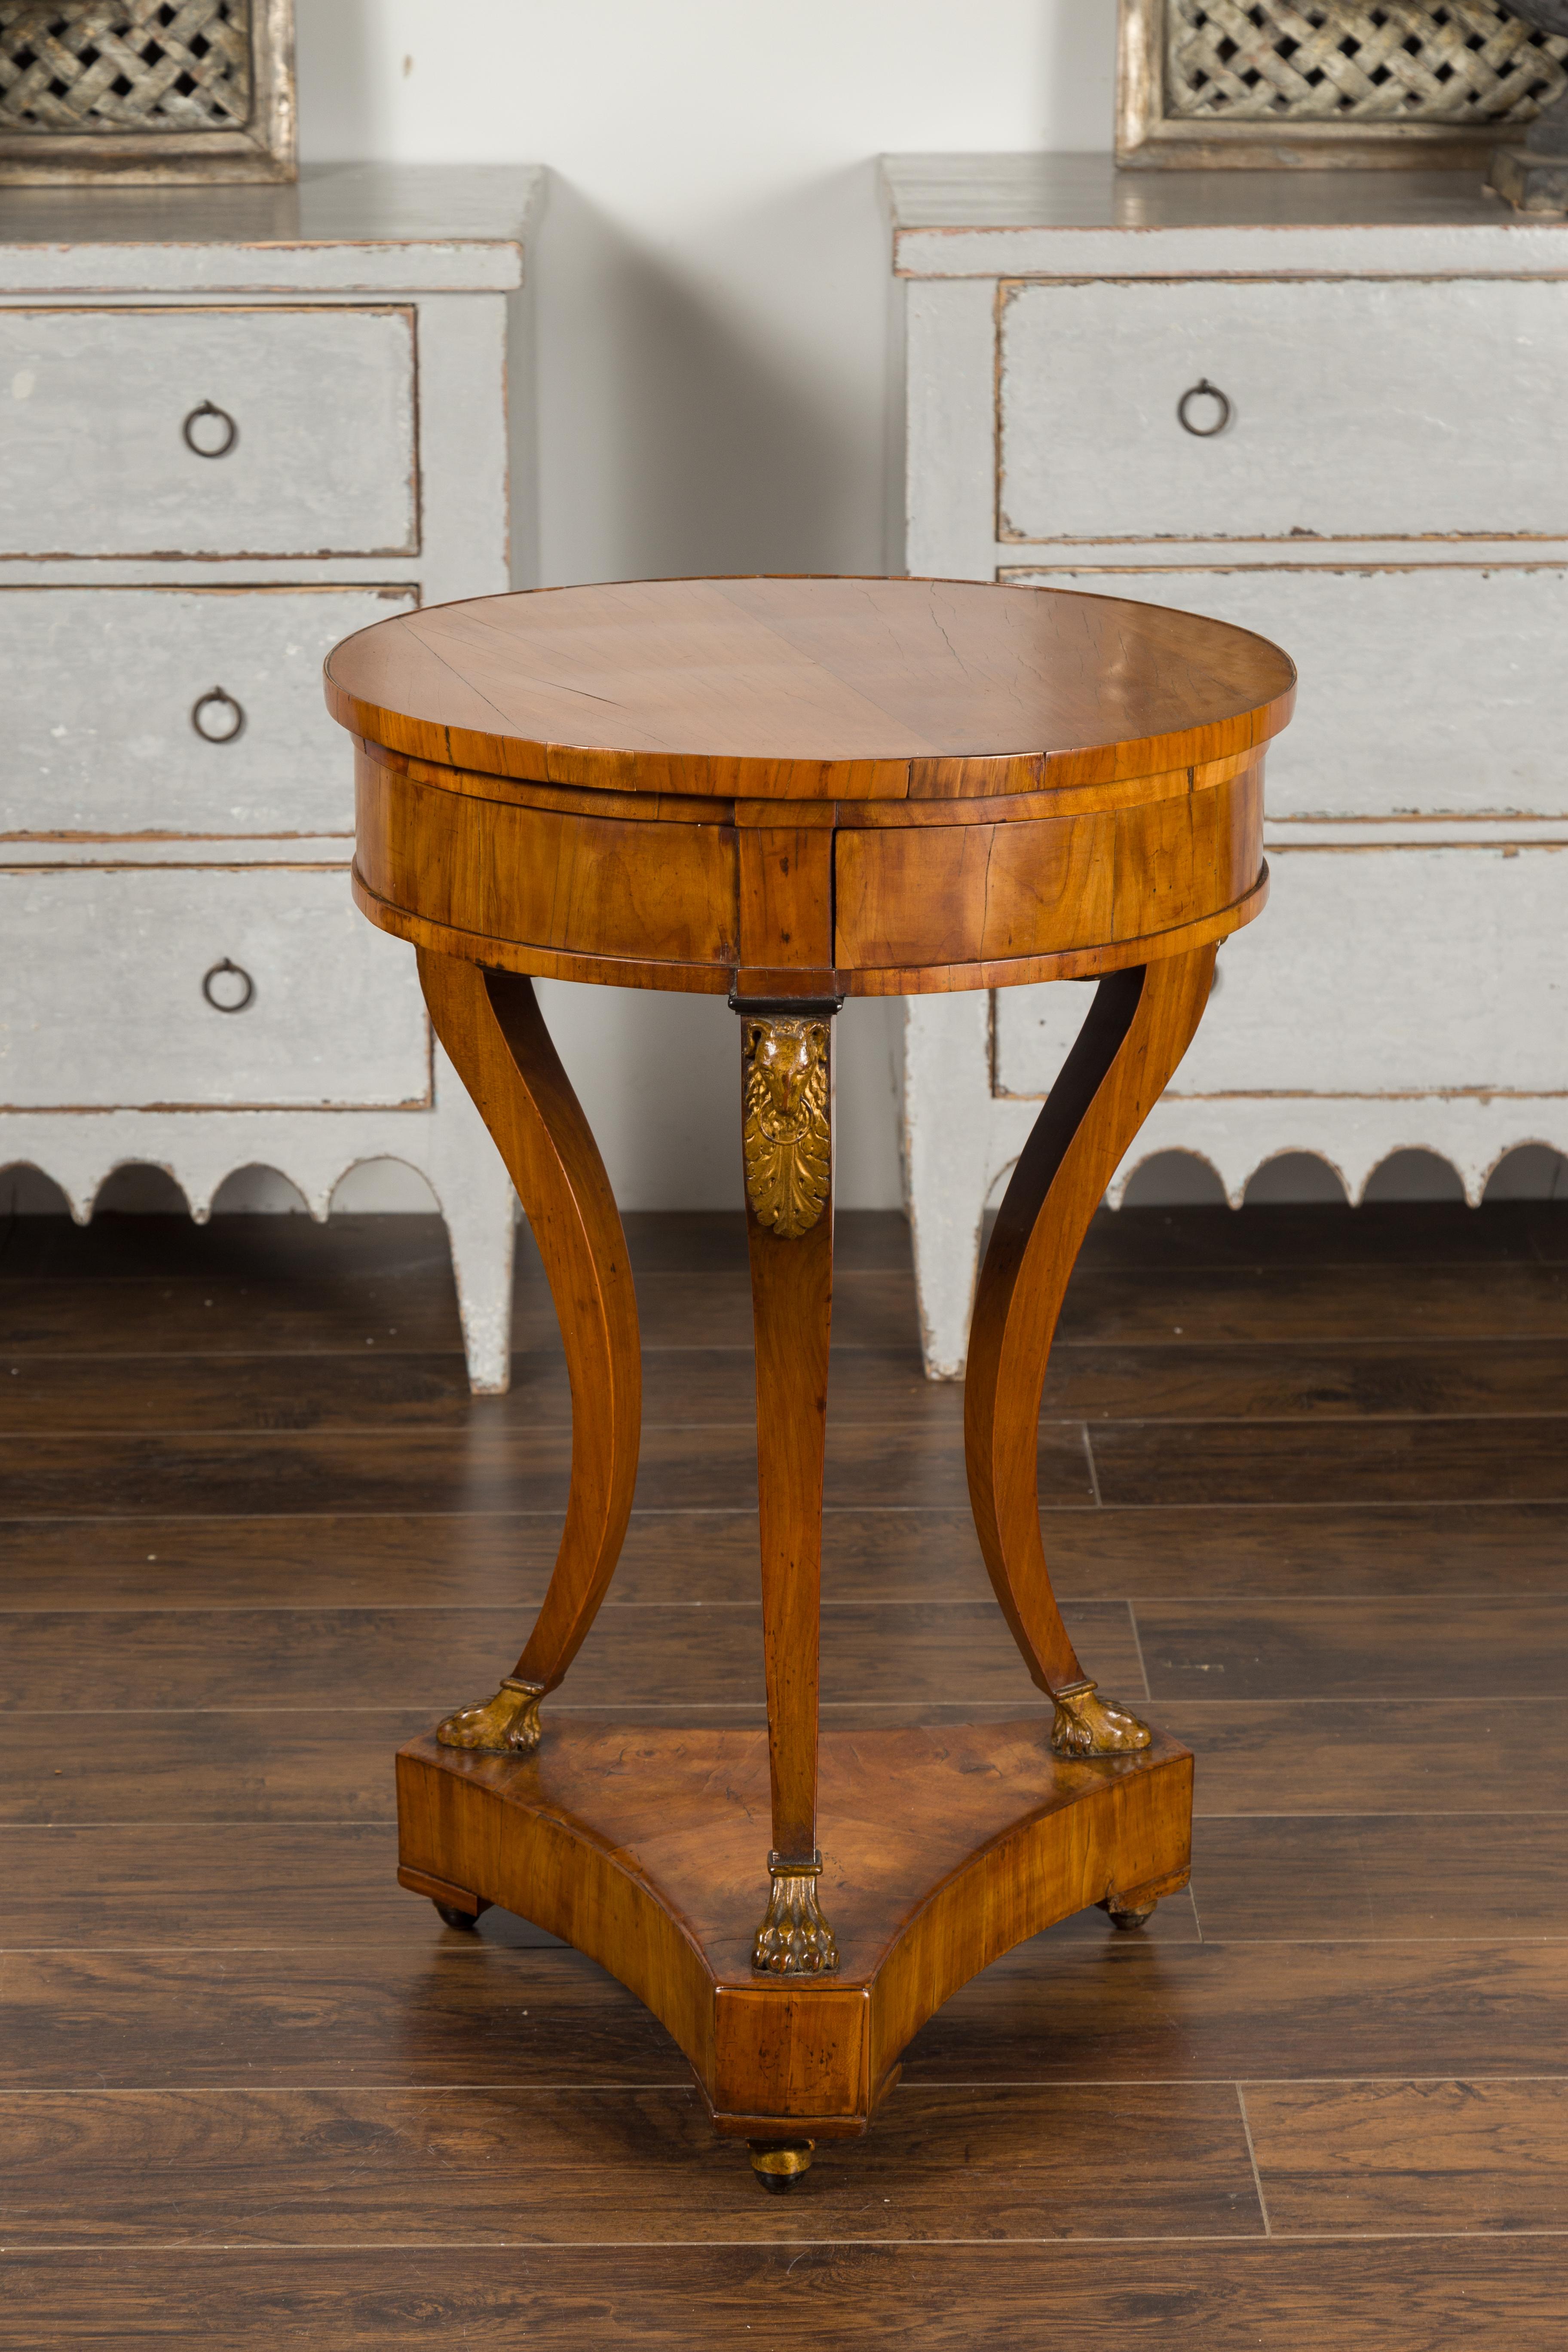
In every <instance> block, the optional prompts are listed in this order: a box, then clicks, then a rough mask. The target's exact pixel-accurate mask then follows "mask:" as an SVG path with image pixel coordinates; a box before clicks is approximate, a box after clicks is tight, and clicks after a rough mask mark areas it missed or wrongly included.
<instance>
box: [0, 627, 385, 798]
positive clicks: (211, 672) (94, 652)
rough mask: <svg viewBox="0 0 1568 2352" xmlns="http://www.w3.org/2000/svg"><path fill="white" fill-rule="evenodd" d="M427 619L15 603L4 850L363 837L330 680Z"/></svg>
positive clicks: (2, 640) (7, 672)
mask: <svg viewBox="0 0 1568 2352" xmlns="http://www.w3.org/2000/svg"><path fill="white" fill-rule="evenodd" d="M417 601H418V600H417V597H416V593H415V591H414V590H413V589H412V588H396V589H377V588H319V589H309V588H191V589H187V588H10V589H0V673H3V674H4V676H5V679H6V708H5V733H4V737H3V738H0V835H6V834H13V835H15V834H29V833H32V834H37V833H47V834H143V835H144V834H150V833H151V834H195V835H225V834H234V835H240V834H327V833H341V834H352V833H353V761H352V759H351V758H350V757H349V756H348V751H349V747H348V746H346V745H345V744H344V742H343V740H342V735H341V733H340V732H339V730H338V729H337V728H335V727H334V726H333V725H332V724H331V721H330V720H329V719H328V717H327V714H326V712H325V710H324V709H323V708H322V704H321V664H322V662H323V661H324V660H325V658H326V656H327V655H328V654H329V653H330V652H331V648H332V646H334V645H335V644H336V643H337V641H338V639H339V638H340V637H342V636H346V635H348V634H349V632H350V631H351V630H353V629H363V628H364V627H366V626H367V625H369V624H370V623H371V622H372V621H379V620H383V619H384V618H385V617H386V615H387V614H389V613H394V612H398V611H402V610H406V609H409V608H410V607H412V606H413V605H414V604H416V603H417ZM215 694H222V695H223V696H226V697H227V698H228V699H227V700H226V701H220V700H217V699H214V698H213V697H214V696H215ZM198 702H199V703H200V704H201V705H202V707H201V709H199V710H198V709H197V707H196V706H197V704H198ZM229 730H236V731H234V732H232V733H230V731H229ZM220 738H221V739H223V740H218V739H220Z"/></svg>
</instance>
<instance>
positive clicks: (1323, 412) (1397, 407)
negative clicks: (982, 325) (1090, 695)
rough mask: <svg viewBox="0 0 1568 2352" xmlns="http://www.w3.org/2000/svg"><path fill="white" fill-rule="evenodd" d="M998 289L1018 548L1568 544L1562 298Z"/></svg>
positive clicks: (1004, 461) (1357, 286) (1333, 288)
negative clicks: (1220, 422)
mask: <svg viewBox="0 0 1568 2352" xmlns="http://www.w3.org/2000/svg"><path fill="white" fill-rule="evenodd" d="M1003 291H1004V301H1003V308H1002V314H1001V316H1002V324H1001V330H1000V334H1001V349H1000V371H1001V373H1000V393H999V398H1000V411H1001V446H1000V450H999V467H1000V482H999V487H998V499H997V504H998V512H999V524H998V528H999V530H1000V532H1001V535H1002V537H1003V538H1005V539H1026V540H1039V539H1093V540H1104V539H1136V540H1150V539H1289V538H1290V537H1291V536H1292V535H1296V536H1300V535H1302V534H1305V535H1308V536H1310V537H1314V538H1326V539H1341V538H1343V539H1370V538H1384V537H1391V538H1405V537H1420V536H1425V535H1426V534H1441V533H1444V532H1449V531H1453V532H1459V533H1469V534H1471V535H1478V536H1480V537H1483V538H1508V537H1511V536H1513V535H1514V534H1515V533H1519V534H1521V535H1524V536H1527V537H1533V538H1543V537H1553V538H1556V537H1563V536H1568V468H1564V467H1563V464H1562V462H1561V448H1562V386H1563V380H1564V376H1565V373H1568V283H1565V282H1561V281H1550V280H1526V279H1510V278H1446V279H1436V280H1432V281H1425V280H1419V279H1414V278H1406V279H1394V280H1384V281H1383V282H1381V283H1380V282H1376V281H1373V280H1371V279H1355V278H1352V279H1339V280H1334V281H1329V280H1312V279H1305V280H1298V281H1295V282H1289V281H1262V282H1259V281H1258V280H1253V281H1251V282H1244V283H1237V284H1225V283H1220V282H1216V281H1215V280H1214V279H1199V280H1194V281H1192V282H1189V283H1186V284H1178V285H1160V284H1151V283H1146V282H1145V283H1139V284H1129V283H1126V282H1101V283H1099V284H1095V285H1087V286H1058V285H1034V284H1030V285H1014V286H1011V287H1005V288H1004V289H1003ZM1205 381H1206V382H1208V383H1212V384H1215V385H1217V386H1218V388H1219V390H1220V391H1221V392H1223V393H1224V394H1225V395H1226V399H1227V400H1228V401H1229V403H1230V406H1231V415H1230V421H1229V423H1228V424H1227V425H1226V426H1225V428H1224V430H1223V431H1221V432H1218V433H1215V434H1214V435H1213V436H1212V437H1209V438H1202V437H1199V436H1198V435H1196V434H1194V433H1192V432H1188V431H1184V429H1183V426H1182V425H1181V423H1180V422H1179V420H1178V417H1177V413H1176V412H1177V405H1178V403H1179V402H1180V401H1181V399H1182V396H1183V394H1184V393H1185V392H1186V391H1187V390H1188V389H1189V387H1191V386H1193V385H1195V384H1198V383H1203V382H1205ZM1218 414H1219V412H1218V410H1217V409H1216V408H1215V405H1214V404H1212V403H1210V402H1207V401H1196V402H1194V404H1193V405H1192V407H1191V409H1190V410H1189V416H1190V420H1191V422H1192V423H1193V424H1194V425H1198V426H1200V427H1201V426H1204V425H1208V424H1211V423H1213V422H1215V421H1216V420H1217V417H1218Z"/></svg>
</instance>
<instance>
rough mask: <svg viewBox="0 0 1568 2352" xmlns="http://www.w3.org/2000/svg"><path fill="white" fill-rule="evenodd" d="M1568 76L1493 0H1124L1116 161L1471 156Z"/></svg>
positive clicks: (1561, 59)
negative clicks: (1117, 159) (1118, 156)
mask: <svg viewBox="0 0 1568 2352" xmlns="http://www.w3.org/2000/svg"><path fill="white" fill-rule="evenodd" d="M1565 87H1568V38H1564V37H1563V36H1561V35H1558V34H1551V33H1544V32H1541V31H1539V30H1538V29H1536V27H1534V26H1531V25H1527V24H1525V23H1523V22H1521V19H1520V18H1519V17H1518V16H1514V15H1512V14H1511V13H1510V10H1509V9H1508V8H1507V7H1505V6H1503V5H1500V0H1436V5H1434V4H1433V0H1121V59H1120V93H1119V112H1120V121H1119V128H1118V136H1117V149H1118V153H1119V155H1120V157H1121V161H1122V162H1123V163H1165V164H1170V163H1194V164H1213V163H1240V164H1247V165H1264V166H1268V165H1278V164H1282V163H1359V164H1365V163H1398V162H1404V163H1411V162H1415V161H1417V160H1419V161H1420V162H1422V163H1427V164H1458V163H1468V162H1473V161H1479V160H1481V159H1482V158H1484V156H1485V155H1486V154H1487V152H1489V148H1490V145H1491V144H1492V143H1493V142H1495V141H1496V140H1497V139H1498V138H1499V137H1500V136H1503V135H1506V134H1507V132H1508V131H1510V129H1512V128H1513V127H1515V126H1517V125H1519V124H1521V123H1524V122H1529V121H1532V120H1533V118H1534V117H1535V115H1536V114H1538V113H1539V112H1540V111H1541V110H1542V107H1545V106H1549V105H1550V104H1551V103H1552V100H1554V99H1555V98H1557V97H1558V96H1559V95H1560V94H1561V93H1562V91H1563V89H1564V88H1565Z"/></svg>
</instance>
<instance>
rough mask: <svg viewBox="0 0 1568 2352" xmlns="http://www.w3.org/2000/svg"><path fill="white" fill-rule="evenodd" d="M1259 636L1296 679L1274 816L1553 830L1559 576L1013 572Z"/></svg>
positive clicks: (1508, 571)
mask: <svg viewBox="0 0 1568 2352" xmlns="http://www.w3.org/2000/svg"><path fill="white" fill-rule="evenodd" d="M1003 577H1004V578H1005V579H1008V580H1025V581H1029V582H1031V583H1041V584H1044V585H1047V586H1050V587H1058V588H1091V589H1098V590H1099V591H1100V593H1102V594H1104V595H1109V596H1127V597H1131V598H1133V599H1136V600H1138V601H1139V602H1142V603H1145V604H1176V605H1180V606H1181V607H1182V608H1183V609H1184V611H1186V612H1189V613H1204V614H1208V615H1210V616H1211V617H1212V618H1213V619H1215V620H1216V621H1233V622H1236V623H1237V624H1239V625H1240V626H1241V627H1243V628H1247V629H1257V630H1258V631H1260V632H1261V634H1262V635H1264V636H1266V637H1272V638H1273V639H1274V640H1275V642H1276V643H1277V644H1279V645H1281V646H1284V648H1285V650H1286V652H1287V653H1288V654H1289V655H1290V656H1291V657H1292V659H1293V660H1294V661H1295V663H1296V666H1297V667H1298V668H1299V669H1300V673H1301V683H1300V688H1299V690H1298V693H1297V698H1296V715H1295V717H1294V719H1292V720H1291V722H1290V724H1289V727H1288V728H1287V729H1286V730H1285V732H1284V734H1283V735H1281V736H1280V737H1279V739H1278V740H1277V741H1276V742H1274V743H1273V744H1271V745H1270V747H1269V752H1268V814H1269V815H1270V816H1277V817H1278V816H1397V815H1403V814H1410V813H1411V812H1412V811H1428V812H1430V813H1432V814H1438V815H1444V816H1449V815H1469V816H1480V815H1512V816H1532V815H1533V816H1560V815H1563V814H1568V752H1565V751H1564V748H1563V735H1562V729H1561V726H1560V724H1559V720H1558V707H1557V698H1556V697H1555V695H1554V694H1553V693H1552V692H1551V691H1549V690H1546V689H1545V688H1543V681H1544V680H1545V679H1546V678H1548V677H1550V676H1551V675H1552V672H1553V670H1554V668H1555V667H1556V665H1557V662H1558V659H1559V653H1558V648H1559V647H1561V646H1563V645H1564V644H1568V570H1564V569H1563V568H1562V567H1561V566H1558V565H1548V564H1505V565H1502V566H1500V567H1499V568H1497V569H1495V570H1492V571H1483V570H1481V569H1479V567H1468V566H1465V565H1459V564H1455V565H1447V564H1443V565H1427V566H1423V567H1421V568H1419V569H1417V568H1415V567H1412V568H1411V569H1409V570H1406V571H1396V570H1389V569H1380V568H1378V567H1375V566H1372V565H1363V566H1359V567H1346V568H1345V569H1343V570H1341V569H1340V568H1339V567H1337V566H1336V567H1334V568H1333V569H1332V570H1319V569H1317V568H1315V567H1307V566H1304V565H1302V566H1296V567H1291V566H1289V565H1279V566H1278V567H1269V566H1266V565H1260V566H1258V569H1257V570H1255V571H1235V572H1215V571H1208V570H1205V571H1199V570H1194V571H1190V572H1184V571H1177V570H1171V571H1159V572H1118V571H1110V572H1108V571H1103V570H1102V571H1098V572H1089V571H1082V572H1075V571H1070V570H1064V571H1055V572H1033V571H1015V570H1013V569H1012V568H1009V569H1008V570H1007V571H1006V572H1004V574H1003Z"/></svg>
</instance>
